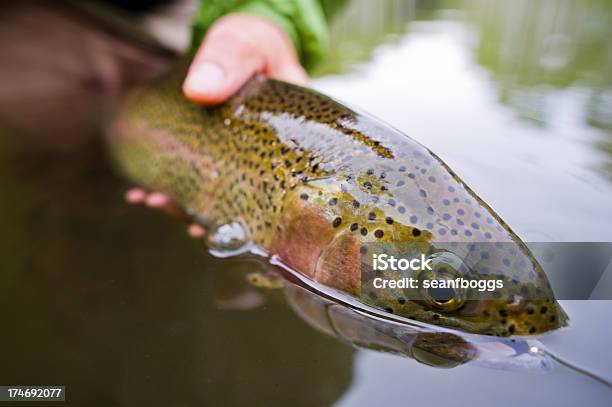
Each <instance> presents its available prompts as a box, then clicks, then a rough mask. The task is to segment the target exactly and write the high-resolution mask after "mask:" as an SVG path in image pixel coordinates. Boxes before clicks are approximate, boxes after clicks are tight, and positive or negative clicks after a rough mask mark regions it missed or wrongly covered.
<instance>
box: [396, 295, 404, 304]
mask: <svg viewBox="0 0 612 407" xmlns="http://www.w3.org/2000/svg"><path fill="white" fill-rule="evenodd" d="M397 302H398V303H400V304H405V303H406V299H405V298H404V297H399V298H398V299H397Z"/></svg>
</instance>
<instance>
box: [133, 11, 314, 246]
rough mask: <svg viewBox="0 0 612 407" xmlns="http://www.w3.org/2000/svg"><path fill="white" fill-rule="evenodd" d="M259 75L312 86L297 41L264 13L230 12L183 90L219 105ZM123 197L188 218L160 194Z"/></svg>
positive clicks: (196, 232)
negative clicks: (295, 45)
mask: <svg viewBox="0 0 612 407" xmlns="http://www.w3.org/2000/svg"><path fill="white" fill-rule="evenodd" d="M256 73H261V74H264V75H266V76H270V77H273V78H276V79H281V80H284V81H287V82H292V83H295V84H298V85H302V86H307V85H308V76H307V74H306V71H305V70H304V68H302V66H301V65H300V63H299V61H298V58H297V55H296V52H295V49H294V48H293V44H292V43H291V40H290V39H289V37H288V36H287V35H286V34H285V33H284V32H283V31H282V30H281V29H280V28H278V27H277V26H276V25H275V24H273V23H272V22H270V21H268V20H266V19H265V18H263V17H259V16H255V15H248V14H229V15H227V16H224V17H222V18H220V19H219V20H217V22H215V24H213V26H212V27H210V29H209V30H208V33H207V34H206V37H205V38H204V41H202V45H201V46H200V48H199V50H198V52H197V53H196V56H195V57H194V59H193V61H192V63H191V66H190V67H189V71H188V73H187V77H186V79H185V82H184V83H183V92H184V93H185V96H186V97H187V98H188V99H190V100H191V101H193V102H195V103H200V104H204V105H215V104H218V103H222V102H224V101H225V100H227V99H228V98H229V97H231V96H232V95H233V94H234V93H236V92H237V91H238V90H239V89H240V88H241V87H242V85H244V83H245V82H247V81H248V80H249V79H250V78H251V77H252V76H253V75H254V74H256ZM125 199H126V201H127V202H128V203H131V204H144V205H146V206H148V207H150V208H155V209H159V210H162V211H163V212H165V213H168V214H170V215H172V216H174V217H177V218H179V219H182V220H187V219H188V217H187V216H186V215H185V214H184V213H183V212H182V211H181V210H180V209H178V207H177V206H176V205H175V204H174V203H173V202H172V199H171V198H170V197H169V196H167V195H165V194H163V193H160V192H147V191H145V190H143V189H141V188H134V189H131V190H129V191H127V193H126V194H125ZM187 233H188V234H189V236H191V237H194V238H199V237H203V236H204V234H205V232H204V229H203V228H202V227H201V226H200V225H197V224H190V225H189V227H188V229H187Z"/></svg>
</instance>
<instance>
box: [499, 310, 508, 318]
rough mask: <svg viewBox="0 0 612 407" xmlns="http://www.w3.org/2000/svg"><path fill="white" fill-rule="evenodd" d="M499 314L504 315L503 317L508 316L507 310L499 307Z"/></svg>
mask: <svg viewBox="0 0 612 407" xmlns="http://www.w3.org/2000/svg"><path fill="white" fill-rule="evenodd" d="M499 315H500V316H501V317H504V318H505V317H507V316H508V311H506V310H505V309H500V310H499Z"/></svg>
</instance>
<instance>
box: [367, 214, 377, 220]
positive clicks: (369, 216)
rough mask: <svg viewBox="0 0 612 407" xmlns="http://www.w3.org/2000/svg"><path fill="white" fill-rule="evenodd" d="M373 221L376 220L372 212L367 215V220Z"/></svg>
mask: <svg viewBox="0 0 612 407" xmlns="http://www.w3.org/2000/svg"><path fill="white" fill-rule="evenodd" d="M375 219H376V214H375V213H374V212H370V213H368V220H375Z"/></svg>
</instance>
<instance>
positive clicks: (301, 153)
mask: <svg viewBox="0 0 612 407" xmlns="http://www.w3.org/2000/svg"><path fill="white" fill-rule="evenodd" d="M182 72H183V71H182V70H180V69H177V70H176V71H175V72H173V73H171V74H169V75H168V76H167V77H165V78H162V79H161V80H159V81H158V82H156V83H153V84H151V85H150V86H148V87H146V88H144V89H142V90H139V91H137V92H136V93H135V94H134V95H132V96H131V97H129V98H128V99H127V100H126V103H125V105H124V106H123V108H122V110H121V112H120V114H119V115H118V117H117V118H116V120H115V122H114V124H113V129H112V137H111V139H110V140H111V143H110V145H111V152H112V155H113V157H114V159H115V160H116V162H117V164H118V166H119V168H120V170H121V171H123V172H124V173H125V174H126V175H127V176H128V177H129V178H130V179H131V180H133V181H134V182H136V183H137V184H139V185H141V186H143V187H145V188H148V189H150V190H155V191H161V192H164V193H166V194H168V195H170V196H171V197H172V198H173V199H174V200H175V201H176V202H177V203H178V204H179V205H180V206H181V207H182V208H184V209H185V211H186V212H187V213H188V214H190V215H191V216H192V217H193V219H194V220H195V221H197V222H198V223H200V224H201V225H203V226H204V227H205V228H206V230H207V232H208V233H207V236H208V238H207V239H208V245H209V247H210V248H211V249H213V250H216V251H217V253H223V252H227V253H234V252H236V251H240V250H243V249H244V248H245V247H249V248H257V250H258V251H259V252H260V253H263V254H265V255H268V256H271V255H274V256H275V257H277V258H278V259H280V260H281V261H282V262H283V263H284V264H285V265H286V266H287V267H290V268H291V269H293V270H295V271H297V272H299V273H302V274H303V275H305V276H307V277H309V278H311V279H313V280H315V281H317V282H318V283H321V284H324V285H326V286H329V287H332V288H334V289H337V290H340V291H343V292H345V293H349V294H351V295H353V296H355V297H356V298H358V299H359V300H360V301H362V302H364V303H368V304H370V305H373V306H376V307H379V308H381V309H384V310H386V311H387V312H392V313H395V314H398V315H402V316H406V317H409V318H413V319H416V320H419V321H423V322H428V323H433V324H438V325H443V326H448V327H454V328H457V329H461V330H464V331H468V332H474V333H482V334H491V335H499V336H509V335H530V334H536V333H542V332H545V331H548V330H551V329H555V328H558V327H560V326H564V325H565V324H566V321H567V317H566V315H565V313H564V312H563V310H562V309H561V307H560V306H559V305H558V303H557V302H556V301H555V299H554V296H553V292H552V289H551V287H550V285H549V283H548V280H547V278H546V275H545V274H544V272H543V271H542V269H541V267H540V265H539V264H538V262H537V261H536V260H535V259H534V257H533V256H532V254H531V253H530V252H529V250H528V248H527V247H526V246H525V245H524V243H523V242H522V241H521V240H520V239H519V238H518V237H517V236H516V235H515V234H514V233H513V232H512V230H511V229H510V228H509V227H508V226H507V225H506V224H505V223H504V222H503V221H502V220H501V218H500V217H499V216H498V215H497V214H495V213H494V212H493V211H492V209H491V208H490V207H489V206H488V205H487V204H485V203H484V202H483V201H482V200H481V199H480V198H479V197H478V196H476V194H475V193H474V192H473V191H472V190H471V189H470V188H468V187H467V186H466V185H465V183H464V182H463V181H461V179H459V177H458V176H457V175H456V174H455V173H454V172H453V171H452V170H451V169H450V168H449V167H448V166H447V165H446V164H444V163H443V162H442V161H441V160H440V158H439V157H437V156H436V155H435V154H433V153H432V152H430V151H429V150H428V149H427V148H425V147H424V146H422V145H421V144H419V143H417V142H416V141H414V140H413V139H411V138H409V137H408V136H406V135H404V134H402V133H400V132H399V131H397V130H395V129H393V128H392V127H390V126H388V125H386V124H384V123H381V122H380V121H378V120H376V119H373V118H371V117H369V116H367V115H364V114H361V113H357V112H355V111H353V110H351V109H349V108H347V107H345V106H344V105H342V104H341V103H339V102H337V101H335V100H333V99H331V98H329V97H327V96H325V95H322V94H320V93H317V92H315V91H313V90H309V89H305V88H302V87H298V86H295V85H291V84H288V83H284V82H280V81H276V80H272V79H266V78H263V77H261V76H256V77H254V78H253V79H251V80H250V81H249V82H248V83H247V84H246V85H245V86H244V87H243V88H242V89H241V90H240V91H239V92H238V93H237V94H236V95H235V96H234V97H232V98H231V99H229V100H228V101H227V102H226V103H224V104H222V105H220V106H216V107H203V106H199V105H196V104H193V103H190V102H188V101H187V100H186V99H185V98H184V96H183V94H182V92H181V82H182V79H183V76H184V74H183V73H182ZM472 242H473V243H478V244H483V245H486V247H487V248H489V247H490V249H487V250H484V249H483V250H476V252H474V253H472V251H473V248H470V249H469V250H468V249H466V244H469V243H472ZM458 244H459V246H457V245H458ZM494 245H497V246H499V247H497V246H494ZM377 247H378V248H379V249H380V250H383V251H387V250H390V251H394V252H398V253H399V254H401V253H402V252H403V251H406V250H409V251H412V252H418V253H421V254H423V253H424V254H426V255H427V256H434V257H435V259H436V264H437V269H436V270H435V271H434V272H429V274H427V275H424V274H423V273H421V274H418V273H417V274H415V275H414V276H415V278H417V279H418V280H420V281H423V280H424V279H425V280H426V279H430V278H433V277H432V276H437V277H440V276H442V277H443V278H447V279H454V278H456V277H462V278H465V279H469V280H478V281H486V280H490V279H498V280H502V281H503V282H504V287H503V289H501V290H498V291H497V295H498V297H499V298H495V297H491V298H480V299H467V300H466V293H467V291H466V290H463V289H461V288H455V289H446V290H443V291H442V297H444V298H438V297H437V296H436V293H434V292H431V291H427V290H425V291H423V290H422V289H418V290H416V291H417V292H418V294H419V295H420V296H419V297H417V296H413V295H412V293H411V292H408V291H406V290H403V289H390V290H384V292H383V293H381V292H375V290H374V289H373V288H372V286H371V282H372V279H373V278H374V277H375V276H376V274H373V273H372V270H367V268H366V269H364V267H363V265H364V263H366V259H368V258H370V257H371V253H368V250H370V251H371V250H373V248H377ZM406 247H408V248H409V249H406ZM485 251H486V252H487V256H486V259H485V258H483V257H484V254H483V253H484V252H485ZM364 270H365V271H364ZM384 276H385V277H388V278H399V277H401V276H402V272H399V271H398V272H395V271H390V272H386V273H384ZM438 291H439V290H438Z"/></svg>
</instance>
